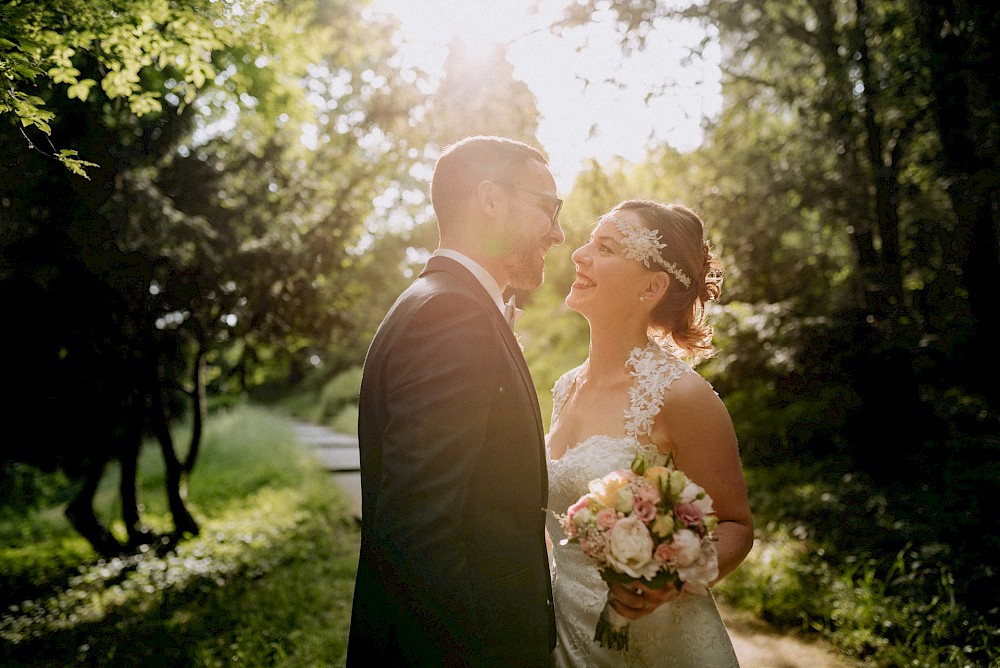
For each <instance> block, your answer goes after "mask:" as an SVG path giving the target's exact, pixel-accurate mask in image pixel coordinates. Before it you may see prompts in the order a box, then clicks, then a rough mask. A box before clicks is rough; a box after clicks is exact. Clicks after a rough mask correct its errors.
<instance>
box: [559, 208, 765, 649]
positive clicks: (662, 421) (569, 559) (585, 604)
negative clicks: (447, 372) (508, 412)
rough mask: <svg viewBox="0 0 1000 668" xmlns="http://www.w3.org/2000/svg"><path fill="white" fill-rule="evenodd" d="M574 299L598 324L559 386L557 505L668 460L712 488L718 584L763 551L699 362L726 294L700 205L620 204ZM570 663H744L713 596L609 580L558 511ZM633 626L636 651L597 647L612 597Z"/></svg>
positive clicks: (595, 244) (586, 252) (729, 435)
mask: <svg viewBox="0 0 1000 668" xmlns="http://www.w3.org/2000/svg"><path fill="white" fill-rule="evenodd" d="M573 263H574V264H575V266H576V272H577V273H576V281H575V282H574V283H573V287H572V288H571V290H570V292H569V295H568V296H567V297H566V304H567V305H568V306H569V307H570V308H572V309H573V310H575V311H577V312H578V313H580V314H581V315H583V316H584V317H585V318H586V319H587V321H588V322H589V324H590V350H589V356H588V357H587V359H586V361H584V362H583V364H581V365H580V366H579V367H577V368H575V369H572V370H571V371H569V372H567V373H566V374H564V375H563V376H562V377H561V378H560V379H559V380H558V381H556V384H555V386H554V388H553V410H552V422H551V428H550V430H549V434H548V437H547V446H546V447H547V450H548V455H549V460H550V461H549V508H551V509H553V510H554V511H555V512H564V511H565V509H566V508H567V507H568V506H570V505H571V504H572V503H574V502H575V501H576V500H577V499H578V498H580V496H581V495H583V494H585V493H587V491H588V490H587V483H588V482H589V481H590V480H593V479H595V478H599V477H601V476H604V475H605V474H607V473H609V472H610V471H612V470H614V469H628V468H629V465H630V464H631V462H632V459H633V458H634V456H635V455H636V454H637V453H638V452H645V453H647V454H649V455H652V456H654V457H659V459H660V460H661V461H662V460H665V459H666V456H667V455H672V457H673V461H674V464H675V465H676V467H677V468H678V469H680V470H681V471H683V472H684V473H686V474H687V476H688V477H689V478H690V479H691V480H692V481H693V482H695V483H697V484H698V485H700V486H702V487H703V488H704V489H705V491H707V492H708V494H709V495H710V496H711V498H712V499H713V501H714V509H715V514H716V515H717V517H718V519H719V524H718V526H717V528H716V529H715V535H716V536H717V537H718V541H717V542H716V543H715V545H716V549H717V552H718V559H719V576H718V578H717V579H716V582H717V581H718V580H719V579H721V578H723V577H725V576H726V575H728V574H729V573H730V572H732V571H733V569H735V568H736V567H737V566H738V565H739V564H740V563H741V562H742V561H743V559H744V558H745V557H746V555H747V553H748V552H749V551H750V548H751V546H752V544H753V521H752V518H751V514H750V505H749V502H748V500H747V491H746V484H745V482H744V479H743V471H742V468H741V465H740V459H739V450H738V446H737V442H736V435H735V433H734V431H733V425H732V421H731V419H730V417H729V413H728V411H727V410H726V407H725V405H724V404H723V403H722V400H721V399H720V398H719V396H718V395H717V394H716V393H715V391H714V390H713V389H712V387H711V385H709V384H708V382H707V381H705V380H704V379H703V378H702V377H701V376H700V375H698V374H697V373H696V372H695V371H694V370H693V369H692V368H691V366H690V365H689V364H688V363H686V362H684V361H682V359H681V357H683V358H685V359H688V360H690V361H691V362H692V363H694V362H696V361H697V360H699V359H701V358H704V357H706V356H708V355H710V354H711V353H712V352H713V347H712V342H711V336H712V329H711V328H710V327H709V326H708V325H707V324H706V323H705V313H704V307H705V304H706V302H708V301H710V300H713V299H716V298H717V297H718V296H719V293H720V288H721V275H720V274H719V272H718V270H719V265H718V264H717V260H716V258H715V257H714V255H713V254H712V252H711V250H710V248H709V245H708V243H707V242H706V240H705V236H704V224H703V223H702V220H701V219H700V218H699V217H698V216H697V215H696V214H695V213H694V212H693V211H691V210H690V209H687V208H685V207H683V206H680V205H676V204H670V205H664V204H660V203H657V202H653V201H648V200H628V201H625V202H622V203H621V204H618V205H617V206H616V207H614V208H613V209H612V210H611V211H610V212H609V213H607V214H606V215H604V216H603V217H601V219H600V220H599V221H598V224H597V227H596V228H595V230H594V232H593V234H592V236H591V238H590V241H589V242H588V243H586V244H585V245H584V246H582V247H580V248H578V249H577V250H576V251H574V252H573ZM548 532H549V535H550V538H551V541H552V550H553V569H554V570H553V588H554V597H555V599H554V603H555V610H556V624H557V630H558V646H557V647H556V651H555V661H556V665H557V666H682V667H686V668H705V667H711V668H724V667H728V666H738V663H737V660H736V655H735V653H734V652H733V646H732V643H731V641H730V639H729V634H728V632H727V631H726V627H725V625H724V624H723V622H722V619H721V618H720V617H719V613H718V610H717V609H716V606H715V600H714V599H713V598H712V595H711V591H710V590H709V593H708V595H707V596H700V595H697V594H694V593H689V592H686V591H682V592H678V591H676V590H675V589H674V588H673V587H672V586H667V587H663V588H662V589H652V588H649V587H647V586H645V584H644V583H643V582H642V581H641V580H640V581H635V582H633V583H630V584H628V585H622V584H617V583H616V584H612V585H610V592H609V585H607V584H605V582H604V581H603V580H602V579H601V577H600V575H599V573H598V571H597V569H596V567H595V566H594V565H593V564H592V563H591V561H590V560H589V558H588V557H586V556H585V555H584V554H583V552H582V551H581V549H580V547H579V546H578V545H575V544H565V545H560V544H559V542H560V540H561V539H562V538H564V534H563V531H562V529H561V528H560V526H559V523H558V521H557V519H556V518H555V517H554V516H553V515H550V517H549V519H548ZM609 601H610V603H611V607H612V608H614V611H615V612H617V613H618V614H620V615H621V616H622V617H625V618H626V619H628V620H631V621H630V623H629V647H628V649H627V650H625V651H624V652H623V651H618V650H613V649H608V648H604V647H602V646H600V645H599V644H598V643H597V642H595V641H594V630H595V627H596V625H597V622H598V617H599V616H600V614H601V611H602V609H603V608H604V606H605V603H606V602H609Z"/></svg>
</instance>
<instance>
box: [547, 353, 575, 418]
mask: <svg viewBox="0 0 1000 668" xmlns="http://www.w3.org/2000/svg"><path fill="white" fill-rule="evenodd" d="M582 367H583V365H582V364H581V365H580V366H578V367H576V368H575V369H570V370H569V371H567V372H566V373H564V374H563V375H561V376H559V379H558V380H556V382H555V385H553V386H552V422H553V423H554V422H555V421H556V418H557V417H559V411H561V410H562V407H563V406H564V405H565V404H566V400H567V399H568V398H569V391H570V388H572V387H573V381H574V380H576V375H577V374H578V373H580V369H581V368H582Z"/></svg>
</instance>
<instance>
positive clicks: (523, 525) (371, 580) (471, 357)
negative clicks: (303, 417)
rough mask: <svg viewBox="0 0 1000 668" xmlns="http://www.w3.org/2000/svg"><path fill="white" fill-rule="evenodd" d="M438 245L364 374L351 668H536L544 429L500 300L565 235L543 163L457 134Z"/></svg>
mask: <svg viewBox="0 0 1000 668" xmlns="http://www.w3.org/2000/svg"><path fill="white" fill-rule="evenodd" d="M431 202H432V204H433V206H434V212H435V214H436V216H437V222H438V232H439V235H440V244H439V247H438V250H437V251H435V253H434V255H433V256H432V257H431V258H430V260H429V261H428V262H427V266H426V267H425V268H424V270H423V272H422V273H421V274H420V277H419V278H418V279H417V280H416V281H415V282H414V283H413V284H412V285H411V286H410V287H409V288H408V289H407V290H406V291H405V292H403V294H402V295H401V296H400V297H399V298H398V299H397V300H396V303H395V304H394V305H393V307H392V309H391V310H390V311H389V313H388V315H387V316H386V317H385V320H384V321H383V322H382V325H381V326H380V327H379V330H378V332H377V333H376V335H375V339H374V340H373V341H372V344H371V347H370V348H369V350H368V356H367V358H366V360H365V367H364V377H363V380H362V383H361V396H360V416H359V419H358V435H359V440H360V445H361V487H362V515H363V522H362V527H361V556H360V561H359V564H358V575H357V581H356V586H355V591H354V609H353V614H352V617H351V633H350V641H349V645H348V652H347V665H348V666H361V665H366V666H367V665H376V666H548V665H549V664H550V652H551V650H552V648H553V647H554V645H555V628H554V622H553V614H552V593H551V586H550V582H549V567H548V561H547V557H546V550H545V542H544V525H545V519H544V511H543V508H544V507H545V505H546V501H547V475H546V468H545V452H544V442H543V435H542V431H543V427H542V420H541V414H540V412H539V407H538V399H537V397H536V395H535V391H534V387H533V384H532V381H531V377H530V375H529V372H528V368H527V366H526V364H525V362H524V357H523V355H522V354H521V350H520V347H519V346H518V343H517V341H516V339H515V337H514V333H513V331H512V330H511V327H510V325H509V324H508V322H507V320H505V317H504V310H505V305H504V302H503V293H504V291H506V290H507V289H508V288H518V289H531V288H536V287H538V286H539V285H541V283H542V279H543V269H544V266H543V265H544V260H545V254H546V252H547V251H548V249H549V248H550V247H551V246H553V245H558V244H561V243H562V242H563V241H564V240H565V237H564V236H563V232H562V229H561V228H560V226H559V220H558V215H559V209H560V207H561V206H562V200H560V199H558V198H557V197H556V187H555V181H554V180H553V178H552V175H551V174H550V173H549V170H548V169H547V167H546V161H545V158H544V157H543V156H542V154H541V153H540V152H539V151H538V150H536V149H534V148H532V147H530V146H528V145H527V144H523V143H521V142H517V141H514V140H511V139H505V138H500V137H469V138H466V139H463V140H462V141H460V142H458V143H456V144H453V145H452V146H449V147H448V148H447V149H446V150H445V151H444V152H443V153H442V154H441V156H440V157H439V158H438V161H437V164H436V165H435V168H434V175H433V179H432V182H431Z"/></svg>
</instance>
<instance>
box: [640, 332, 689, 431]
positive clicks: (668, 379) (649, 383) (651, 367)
mask: <svg viewBox="0 0 1000 668" xmlns="http://www.w3.org/2000/svg"><path fill="white" fill-rule="evenodd" d="M626 366H627V367H628V369H629V373H630V374H631V375H632V376H634V377H635V383H634V384H633V385H632V387H630V388H629V408H628V410H626V411H625V433H626V434H627V435H628V436H629V437H630V438H632V439H633V440H634V441H635V442H636V444H641V441H642V440H644V441H645V442H646V443H648V442H649V437H650V436H651V435H652V433H653V418H655V417H656V416H657V414H658V413H659V412H660V408H661V407H662V406H663V395H664V394H665V393H666V391H667V390H668V389H669V388H670V385H671V384H672V383H673V382H674V381H675V380H677V378H679V377H680V375H681V374H682V373H684V372H686V371H691V367H690V366H688V365H687V364H685V363H684V362H682V361H681V360H680V359H678V358H677V357H675V356H674V355H672V354H670V352H669V351H667V350H665V349H663V348H662V347H660V346H659V345H657V344H656V343H654V342H652V341H650V342H649V344H648V345H647V346H646V347H645V348H635V349H634V350H632V354H631V355H630V356H629V359H628V363H627V365H626ZM643 437H645V438H644V439H643Z"/></svg>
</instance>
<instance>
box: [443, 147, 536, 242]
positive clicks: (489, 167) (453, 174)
mask: <svg viewBox="0 0 1000 668" xmlns="http://www.w3.org/2000/svg"><path fill="white" fill-rule="evenodd" d="M529 160H537V161H538V162H540V163H542V164H543V165H545V164H547V160H546V159H545V155H543V154H542V152H541V151H539V150H538V149H536V148H534V147H533V146H529V145H528V144H525V143H524V142H522V141H518V140H516V139H509V138H507V137H495V136H490V135H477V136H474V137H466V138H465V139H462V140H459V141H457V142H455V143H454V144H451V145H449V146H447V147H445V149H444V151H442V152H441V155H440V156H439V157H438V159H437V163H436V164H435V165H434V176H433V177H432V179H431V204H432V205H433V207H434V213H435V214H436V215H437V218H438V222H439V223H440V221H441V220H442V219H443V218H445V219H446V218H448V217H449V216H450V215H452V214H455V213H457V212H458V209H459V207H460V205H461V203H462V202H463V201H464V198H465V197H466V196H467V195H468V194H469V193H470V192H471V191H472V189H473V188H475V187H476V186H478V185H479V184H480V183H481V182H482V181H485V180H494V181H502V180H506V179H509V178H511V177H512V176H513V175H514V172H515V171H516V170H517V168H518V167H520V166H521V165H523V164H524V163H525V162H527V161H529Z"/></svg>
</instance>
